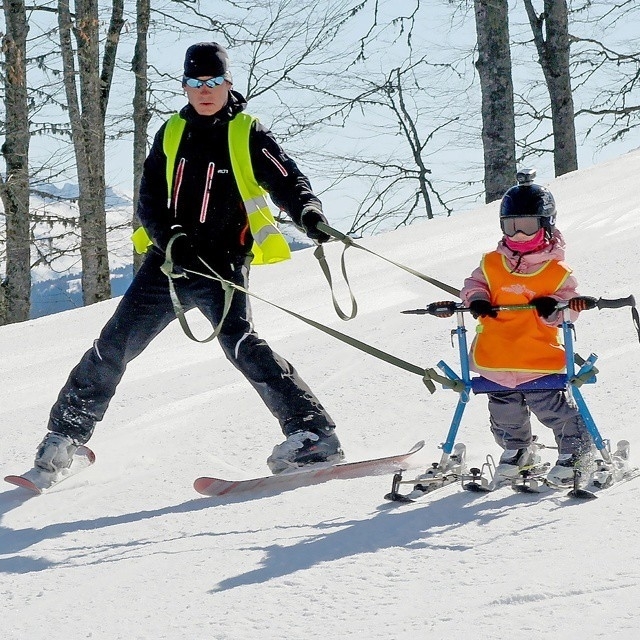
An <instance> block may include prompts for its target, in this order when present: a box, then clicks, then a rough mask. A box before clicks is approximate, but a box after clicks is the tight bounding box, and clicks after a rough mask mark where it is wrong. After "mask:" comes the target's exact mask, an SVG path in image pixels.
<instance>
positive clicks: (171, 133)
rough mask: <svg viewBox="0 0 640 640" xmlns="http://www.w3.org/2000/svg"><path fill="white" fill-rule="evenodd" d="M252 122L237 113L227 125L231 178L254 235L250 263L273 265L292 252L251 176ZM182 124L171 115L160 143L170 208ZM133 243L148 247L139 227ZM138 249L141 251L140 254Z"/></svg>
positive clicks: (179, 118)
mask: <svg viewBox="0 0 640 640" xmlns="http://www.w3.org/2000/svg"><path fill="white" fill-rule="evenodd" d="M254 120H256V118H254V117H253V116H250V115H248V114H246V113H239V114H238V115H237V116H236V117H235V118H234V119H233V120H231V121H230V122H229V156H230V158H231V169H232V171H233V177H234V179H235V181H236V184H237V185H238V191H239V192H240V197H241V198H242V201H243V203H244V207H245V210H246V212H247V218H248V221H249V229H250V230H251V235H252V236H253V241H254V242H253V247H252V249H251V252H252V253H253V260H252V264H273V263H274V262H281V261H283V260H288V259H289V258H291V250H290V248H289V245H288V244H287V241H286V239H285V238H284V236H283V235H282V234H281V233H280V231H279V230H278V227H277V226H276V222H275V220H274V218H273V214H272V213H271V211H270V209H269V205H268V203H267V199H266V193H267V192H266V191H265V190H264V189H263V188H262V187H261V186H260V185H259V184H258V182H257V181H256V178H255V175H254V173H253V165H252V162H251V154H250V151H249V135H250V132H251V125H252V123H253V121H254ZM185 124H186V121H185V120H184V119H183V118H181V117H180V115H179V114H177V113H176V114H174V115H173V116H171V118H169V120H168V121H167V125H166V127H165V130H164V136H163V140H162V148H163V151H164V154H165V156H166V157H167V172H166V180H167V199H168V202H169V206H170V204H171V198H172V194H173V174H174V169H175V161H176V157H177V155H178V147H179V146H180V140H181V138H182V134H183V132H184V128H185ZM141 230H142V231H141ZM133 241H134V246H135V247H136V250H137V251H138V252H139V253H144V251H146V248H147V247H148V246H149V245H150V244H151V241H150V240H149V236H148V235H147V233H146V231H144V229H143V228H142V227H140V229H138V230H137V231H136V232H135V233H134V234H133ZM141 247H143V251H140V248H141Z"/></svg>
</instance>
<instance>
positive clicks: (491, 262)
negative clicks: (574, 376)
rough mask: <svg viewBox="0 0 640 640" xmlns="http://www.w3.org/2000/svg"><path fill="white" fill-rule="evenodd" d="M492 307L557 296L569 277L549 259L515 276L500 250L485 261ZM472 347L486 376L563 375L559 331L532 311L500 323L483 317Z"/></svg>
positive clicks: (507, 314) (502, 316) (502, 317)
mask: <svg viewBox="0 0 640 640" xmlns="http://www.w3.org/2000/svg"><path fill="white" fill-rule="evenodd" d="M481 267H482V271H483V272H484V276H485V278H486V280H487V284H488V286H489V292H490V296H491V304H492V305H494V306H498V305H512V304H529V302H530V301H531V300H532V299H533V298H537V297H540V296H550V295H553V294H554V293H555V292H556V291H557V290H558V289H559V288H560V287H561V286H562V284H563V283H564V282H565V280H566V279H567V278H568V277H569V275H570V274H571V270H570V269H569V268H568V267H567V266H566V265H564V264H563V263H561V262H558V261H557V260H549V261H547V262H545V263H544V264H542V265H541V267H540V268H539V269H538V270H537V271H535V272H534V273H511V271H510V269H509V265H508V264H507V261H506V257H505V256H504V255H502V254H501V253H498V252H497V251H492V252H491V253H487V254H486V255H485V256H484V257H483V259H482V265H481ZM476 332H477V335H476V338H475V340H474V342H473V345H472V346H471V358H472V362H473V363H474V365H475V366H476V368H477V369H479V370H481V369H485V370H487V371H523V372H531V373H541V374H547V373H561V372H563V371H564V370H565V355H564V348H563V346H562V345H561V344H560V342H559V337H560V335H559V331H558V328H557V327H550V326H548V325H547V324H545V323H544V322H542V320H541V319H540V317H539V316H538V314H537V313H536V311H535V310H534V309H531V310H527V311H503V312H501V313H498V317H497V318H480V321H479V324H478V327H477V329H476Z"/></svg>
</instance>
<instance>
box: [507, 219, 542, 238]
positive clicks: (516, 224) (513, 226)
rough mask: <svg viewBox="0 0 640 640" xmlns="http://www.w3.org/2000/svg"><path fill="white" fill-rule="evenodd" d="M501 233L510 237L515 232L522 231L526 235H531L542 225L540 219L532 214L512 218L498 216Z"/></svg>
mask: <svg viewBox="0 0 640 640" xmlns="http://www.w3.org/2000/svg"><path fill="white" fill-rule="evenodd" d="M500 227H501V229H502V233H504V235H505V236H508V237H509V238H512V237H513V236H515V235H516V233H518V232H520V233H524V235H526V236H533V235H535V234H536V233H538V231H539V229H540V228H541V227H542V220H541V219H540V218H534V217H533V216H522V217H519V218H518V217H513V218H500Z"/></svg>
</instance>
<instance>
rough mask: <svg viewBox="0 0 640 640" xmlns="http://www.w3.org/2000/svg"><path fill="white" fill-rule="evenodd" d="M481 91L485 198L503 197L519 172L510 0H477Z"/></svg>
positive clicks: (476, 12)
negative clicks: (510, 38) (512, 74)
mask: <svg viewBox="0 0 640 640" xmlns="http://www.w3.org/2000/svg"><path fill="white" fill-rule="evenodd" d="M474 4H475V14H476V33H477V41H478V60H477V62H476V68H477V69H478V75H479V77H480V89H481V91H482V145H483V149H484V187H485V201H486V202H493V201H494V200H497V199H499V198H501V197H502V195H503V194H504V192H505V191H506V190H507V189H508V188H509V187H510V186H512V185H513V181H514V178H515V174H516V151H515V148H516V142H515V116H514V107H513V80H512V77H511V51H510V48H509V4H508V1H507V0H475V2H474Z"/></svg>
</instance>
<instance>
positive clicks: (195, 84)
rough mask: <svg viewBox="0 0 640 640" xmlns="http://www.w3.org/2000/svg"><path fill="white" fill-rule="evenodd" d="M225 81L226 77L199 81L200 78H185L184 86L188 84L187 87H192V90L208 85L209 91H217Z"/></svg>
mask: <svg viewBox="0 0 640 640" xmlns="http://www.w3.org/2000/svg"><path fill="white" fill-rule="evenodd" d="M225 80H226V78H225V77H224V76H217V77H216V78H209V79H208V80H198V78H189V77H188V76H184V78H182V84H186V85H187V87H191V88H192V89H199V88H200V87H201V86H202V85H204V84H206V85H207V87H209V89H215V88H216V87H219V86H220V85H221V84H222V83H223V82H224V81H225Z"/></svg>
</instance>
